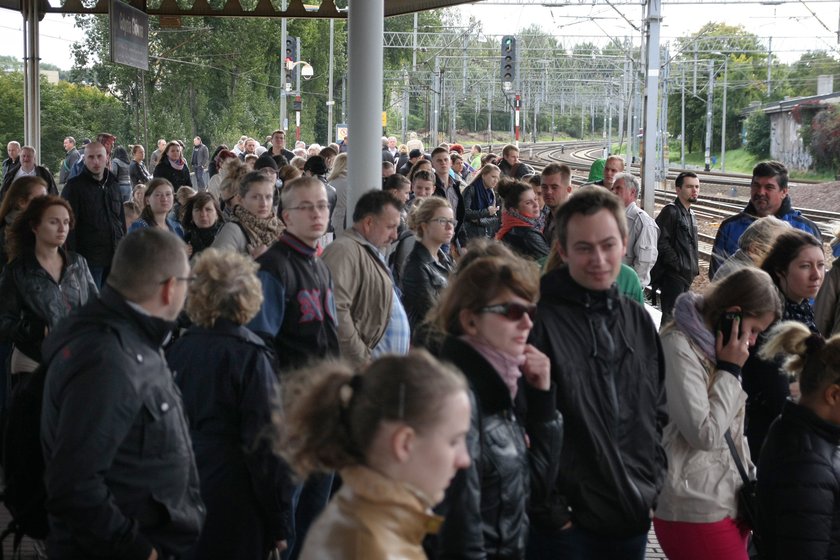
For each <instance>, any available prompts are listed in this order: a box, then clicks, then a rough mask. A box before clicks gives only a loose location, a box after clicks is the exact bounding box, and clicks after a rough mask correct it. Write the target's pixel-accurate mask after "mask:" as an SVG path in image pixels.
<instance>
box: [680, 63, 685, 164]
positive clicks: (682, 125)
mask: <svg viewBox="0 0 840 560" xmlns="http://www.w3.org/2000/svg"><path fill="white" fill-rule="evenodd" d="M681 89H682V93H681V95H680V98H681V105H680V167H682V168H683V169H685V68H683V75H682V88H681Z"/></svg>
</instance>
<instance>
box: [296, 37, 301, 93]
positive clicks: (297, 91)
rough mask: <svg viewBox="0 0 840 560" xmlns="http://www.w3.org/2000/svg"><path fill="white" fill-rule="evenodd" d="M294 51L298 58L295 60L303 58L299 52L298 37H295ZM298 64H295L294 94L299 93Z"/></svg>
mask: <svg viewBox="0 0 840 560" xmlns="http://www.w3.org/2000/svg"><path fill="white" fill-rule="evenodd" d="M295 52H296V53H297V56H298V59H297V60H296V61H295V62H298V61H301V60H303V55H302V53H301V52H300V37H295ZM300 66H301V65H300V64H297V65H295V95H300Z"/></svg>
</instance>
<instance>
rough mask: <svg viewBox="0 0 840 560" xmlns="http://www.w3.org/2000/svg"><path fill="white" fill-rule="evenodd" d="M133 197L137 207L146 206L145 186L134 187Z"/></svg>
mask: <svg viewBox="0 0 840 560" xmlns="http://www.w3.org/2000/svg"><path fill="white" fill-rule="evenodd" d="M133 198H134V202H135V203H136V204H137V207H138V208H143V207H144V206H146V200H145V199H146V187H141V188H137V189H134V195H133Z"/></svg>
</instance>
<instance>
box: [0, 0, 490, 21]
mask: <svg viewBox="0 0 840 560" xmlns="http://www.w3.org/2000/svg"><path fill="white" fill-rule="evenodd" d="M109 1H110V0H60V1H59V0H54V1H53V2H49V1H47V0H40V9H39V12H40V13H42V14H44V13H54V14H107V13H108V4H109ZM383 2H384V4H385V17H388V16H398V15H403V14H411V13H414V12H422V11H426V10H434V9H437V8H446V7H449V6H455V5H458V4H468V3H471V2H475V0H383ZM127 3H128V4H129V5H131V6H134V7H135V8H137V9H138V10H141V11H143V12H146V13H148V14H149V15H154V16H170V17H178V16H234V17H236V16H238V17H287V18H328V19H329V18H334V19H344V18H346V17H347V3H348V1H347V0H343V1H342V0H339V2H338V3H336V2H335V0H323V1H322V2H320V3H318V0H307V1H306V3H304V2H303V1H302V0H287V2H286V4H287V7H286V9H285V11H284V10H282V5H281V0H130V1H129V2H127ZM336 4H338V6H337V5H336ZM0 8H7V9H9V10H16V11H20V10H21V0H0Z"/></svg>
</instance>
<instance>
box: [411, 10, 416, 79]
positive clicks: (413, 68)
mask: <svg viewBox="0 0 840 560" xmlns="http://www.w3.org/2000/svg"><path fill="white" fill-rule="evenodd" d="M411 71H412V72H417V12H414V37H413V39H412V47H411Z"/></svg>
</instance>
